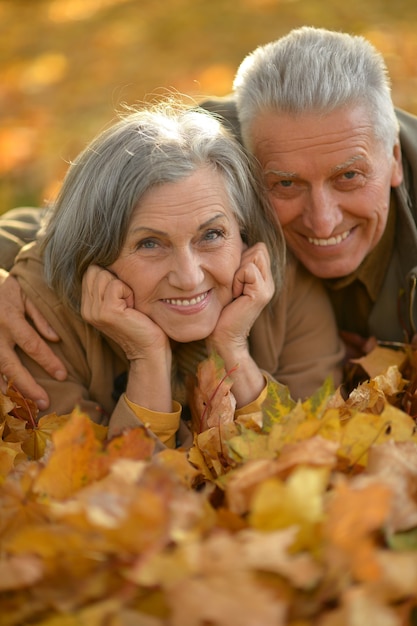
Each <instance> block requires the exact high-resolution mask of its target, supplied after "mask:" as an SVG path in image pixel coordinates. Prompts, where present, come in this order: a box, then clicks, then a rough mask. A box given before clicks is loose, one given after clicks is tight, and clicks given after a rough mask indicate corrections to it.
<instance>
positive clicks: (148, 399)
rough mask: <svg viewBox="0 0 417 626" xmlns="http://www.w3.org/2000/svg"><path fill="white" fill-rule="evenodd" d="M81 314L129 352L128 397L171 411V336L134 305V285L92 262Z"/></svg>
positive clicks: (135, 401) (163, 410)
mask: <svg viewBox="0 0 417 626" xmlns="http://www.w3.org/2000/svg"><path fill="white" fill-rule="evenodd" d="M81 315H82V317H83V318H84V319H85V320H86V321H87V322H89V323H90V324H91V325H92V326H95V328H97V329H98V330H99V331H100V332H102V333H103V334H104V335H107V336H108V337H110V338H111V339H113V341H115V342H116V343H117V344H118V345H119V346H120V347H121V348H122V349H123V351H124V353H125V354H126V357H127V359H128V360H129V362H130V367H129V373H128V382H127V388H126V396H127V397H128V398H129V400H131V402H134V403H136V404H138V405H140V406H143V407H146V408H148V409H151V410H152V411H161V412H170V411H172V395H171V363H172V353H171V347H170V343H169V339H168V337H167V335H166V334H165V333H164V331H163V330H162V329H161V328H160V327H159V326H158V325H157V324H155V323H154V322H153V321H152V320H151V319H150V318H149V317H148V316H147V315H144V314H143V313H140V312H139V311H137V310H136V309H135V308H134V298H133V292H132V290H131V288H130V287H129V286H128V285H126V283H124V282H123V281H121V280H120V279H119V278H117V276H115V274H113V273H112V272H110V271H108V270H106V269H103V268H102V267H99V266H97V265H91V266H90V267H89V268H88V269H87V271H86V272H85V274H84V277H83V282H82V295H81Z"/></svg>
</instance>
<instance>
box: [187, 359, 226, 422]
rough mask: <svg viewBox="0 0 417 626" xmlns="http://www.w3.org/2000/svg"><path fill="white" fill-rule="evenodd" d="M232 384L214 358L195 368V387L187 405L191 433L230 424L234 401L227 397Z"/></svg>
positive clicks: (219, 363) (220, 361) (219, 361)
mask: <svg viewBox="0 0 417 626" xmlns="http://www.w3.org/2000/svg"><path fill="white" fill-rule="evenodd" d="M232 384H233V381H232V380H231V378H230V377H229V375H228V372H226V370H225V369H224V365H223V361H222V359H221V358H220V357H219V356H218V355H217V354H214V353H213V354H211V355H210V357H209V358H207V359H205V360H204V361H202V362H201V363H199V365H198V370H197V386H196V388H195V390H194V394H193V397H192V402H191V413H192V416H193V420H192V421H193V431H194V432H196V433H201V432H203V431H205V430H207V429H209V428H212V427H216V426H218V425H219V424H225V423H227V422H233V419H234V414H235V408H236V400H235V398H234V396H233V394H232V393H231V391H230V389H231V387H232Z"/></svg>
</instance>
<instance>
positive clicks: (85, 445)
mask: <svg viewBox="0 0 417 626" xmlns="http://www.w3.org/2000/svg"><path fill="white" fill-rule="evenodd" d="M52 441H53V450H52V452H51V454H50V456H49V458H48V463H47V465H46V466H45V467H44V468H43V469H42V470H41V472H40V474H39V476H38V478H37V479H36V483H35V487H34V488H35V490H36V491H37V492H38V493H42V494H45V495H48V496H49V497H52V498H57V499H58V500H60V499H63V498H67V497H68V496H70V495H72V494H73V493H74V492H75V491H78V489H81V488H82V487H85V486H86V485H88V484H89V483H90V482H92V481H94V480H96V479H97V478H99V477H100V475H99V473H98V468H97V465H96V463H95V460H96V458H97V456H98V455H99V453H100V451H101V449H102V446H101V443H100V442H99V441H98V440H97V439H96V437H95V434H94V429H93V426H92V422H91V420H90V419H89V417H88V416H87V415H85V414H83V413H80V412H79V411H78V410H77V409H76V410H74V411H73V412H72V414H71V417H70V419H69V420H68V422H67V423H66V424H65V426H63V427H62V428H61V429H59V430H57V431H55V432H54V434H53V435H52Z"/></svg>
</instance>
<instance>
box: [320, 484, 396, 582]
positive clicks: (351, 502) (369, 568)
mask: <svg viewBox="0 0 417 626" xmlns="http://www.w3.org/2000/svg"><path fill="white" fill-rule="evenodd" d="M391 498H392V492H391V490H390V489H389V487H388V486H387V485H385V484H384V483H381V482H379V481H378V480H376V479H371V478H367V481H364V480H362V478H361V477H359V478H356V479H352V480H350V481H347V479H343V480H342V478H340V479H339V480H338V481H337V483H336V485H335V487H334V489H333V491H332V493H330V495H329V498H328V502H327V507H326V513H327V517H326V521H325V523H324V526H323V539H324V541H325V544H326V550H327V562H328V564H329V569H330V572H331V571H332V569H333V568H335V570H336V576H337V577H342V575H344V574H342V573H343V572H346V570H347V571H348V572H349V571H350V572H351V575H352V577H353V578H354V579H356V580H359V581H367V580H375V579H377V578H378V577H379V576H380V567H379V565H378V560H377V558H376V554H375V546H376V544H375V539H374V533H375V531H378V530H381V529H382V528H383V526H384V524H385V521H386V519H387V516H388V513H389V507H390V502H391Z"/></svg>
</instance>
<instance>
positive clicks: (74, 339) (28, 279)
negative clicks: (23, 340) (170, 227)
mask: <svg viewBox="0 0 417 626" xmlns="http://www.w3.org/2000/svg"><path fill="white" fill-rule="evenodd" d="M11 273H12V274H14V275H15V276H16V277H17V278H18V280H19V283H20V285H21V287H22V289H23V291H24V292H25V293H26V295H27V296H28V297H29V298H30V299H31V300H32V301H33V302H34V304H35V305H36V306H37V307H38V308H39V310H40V311H41V313H42V314H43V315H44V316H45V318H46V319H47V321H48V322H49V324H50V325H51V326H52V327H53V328H54V329H55V330H56V332H57V333H58V334H59V336H60V337H61V341H60V342H59V343H51V344H50V346H51V348H52V349H53V351H54V352H55V353H56V354H57V355H58V356H59V357H60V358H61V359H62V361H63V362H64V364H65V365H66V367H67V369H68V372H69V376H68V379H67V380H66V381H64V382H57V381H55V380H53V379H52V378H51V377H49V376H48V375H47V374H46V373H45V372H44V370H43V369H42V368H41V367H40V366H39V365H38V364H36V363H34V362H33V361H32V360H31V359H29V357H28V356H27V355H26V354H24V353H23V352H22V351H19V357H20V358H21V360H22V362H23V363H24V365H25V366H26V367H27V368H28V369H29V370H30V372H31V373H32V374H33V375H34V377H35V378H36V380H37V381H38V382H39V384H41V385H42V386H43V387H44V388H45V389H46V391H47V393H48V394H49V397H50V399H51V405H50V408H49V409H48V411H47V412H48V413H50V412H52V411H54V412H56V413H58V414H66V413H68V412H70V411H71V410H72V409H73V408H74V406H75V405H76V404H78V405H80V406H81V408H82V409H83V410H85V411H87V412H88V413H89V414H90V416H91V418H92V419H93V420H94V421H95V422H98V423H102V424H107V423H108V421H109V418H110V416H111V415H112V413H114V411H116V412H117V414H118V415H117V417H116V415H113V417H112V422H114V421H117V420H118V419H120V420H121V421H123V423H130V424H131V425H133V424H134V423H136V422H137V418H136V417H135V416H134V415H133V414H132V411H131V409H130V408H129V407H128V405H127V403H126V402H124V401H123V396H122V397H121V399H119V400H118V401H117V400H116V399H115V397H114V390H115V381H116V380H117V378H118V377H120V376H121V375H122V374H123V373H124V372H126V371H127V369H128V361H127V359H126V357H125V356H124V354H123V352H122V350H121V349H120V348H119V347H118V346H117V345H115V344H114V343H113V342H112V341H111V340H109V339H107V338H106V337H105V336H103V335H102V334H100V333H99V332H98V331H97V330H96V329H95V328H93V327H92V326H91V325H89V324H87V323H86V322H84V321H83V320H82V319H81V318H80V317H78V316H77V315H76V314H74V313H73V312H72V311H69V310H68V309H67V308H66V307H64V306H63V305H62V303H61V302H60V301H59V299H58V298H57V297H56V295H55V294H54V292H53V291H51V290H50V289H49V288H48V287H47V285H46V284H45V282H44V280H43V265H42V262H41V260H40V259H39V256H38V255H37V252H36V246H35V247H34V246H33V245H29V246H27V247H26V248H24V249H23V250H22V252H21V253H20V254H19V256H18V258H17V261H16V264H15V265H14V267H13V269H12V272H11ZM250 347H251V352H252V354H253V356H254V358H255V360H256V362H257V363H258V365H259V367H260V368H261V369H263V370H265V371H267V372H268V373H269V374H271V375H272V376H273V377H275V378H276V379H277V380H278V381H279V382H281V383H283V384H286V385H288V387H289V389H290V392H291V394H292V396H293V397H294V399H298V398H299V397H302V398H304V397H307V396H310V395H311V394H312V393H313V392H314V391H315V390H316V389H317V388H318V387H319V386H320V385H321V384H322V383H323V381H324V379H325V378H326V377H327V376H328V375H329V374H331V375H333V376H334V381H335V384H336V385H338V384H339V382H340V378H341V376H340V363H341V360H342V358H343V348H342V344H341V342H340V340H339V338H338V335H337V330H336V326H335V322H334V318H333V313H332V310H331V306H330V303H329V301H328V299H327V298H326V297H325V296H324V292H323V288H322V287H321V285H320V282H319V281H317V280H316V279H314V278H313V277H312V276H311V275H309V274H307V273H306V272H305V271H304V270H303V269H302V268H301V266H299V265H298V264H296V263H295V262H294V263H292V262H291V263H290V264H289V266H288V272H287V276H286V281H285V286H284V289H283V291H282V293H281V294H280V296H279V297H278V299H277V301H276V303H275V304H274V305H273V306H272V308H270V309H268V308H266V309H264V311H263V312H262V314H261V316H260V317H259V319H258V320H257V322H256V324H255V326H254V327H253V329H252V333H251V336H250ZM174 399H175V398H174ZM132 420H133V421H132Z"/></svg>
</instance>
